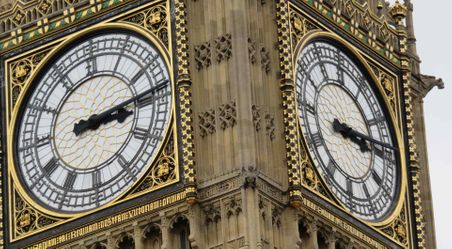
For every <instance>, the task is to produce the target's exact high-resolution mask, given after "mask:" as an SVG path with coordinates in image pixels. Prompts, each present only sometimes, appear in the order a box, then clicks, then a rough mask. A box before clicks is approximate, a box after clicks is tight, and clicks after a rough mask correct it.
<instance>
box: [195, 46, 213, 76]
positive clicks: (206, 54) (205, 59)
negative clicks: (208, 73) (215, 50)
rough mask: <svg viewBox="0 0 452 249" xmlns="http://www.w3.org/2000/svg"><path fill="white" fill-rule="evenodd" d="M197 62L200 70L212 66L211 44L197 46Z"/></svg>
mask: <svg viewBox="0 0 452 249" xmlns="http://www.w3.org/2000/svg"><path fill="white" fill-rule="evenodd" d="M195 61H196V68H197V69H198V70H201V69H203V68H208V67H209V66H210V64H212V61H211V49H210V42H204V43H202V44H200V45H198V46H195Z"/></svg>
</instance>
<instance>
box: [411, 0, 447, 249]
mask: <svg viewBox="0 0 452 249" xmlns="http://www.w3.org/2000/svg"><path fill="white" fill-rule="evenodd" d="M412 2H413V4H414V22H415V23H414V28H415V32H416V37H417V45H418V53H419V55H420V57H421V59H422V65H421V69H422V73H423V74H429V75H435V76H438V77H441V78H442V79H443V80H444V83H445V86H446V88H445V89H443V90H437V89H436V88H435V89H433V90H432V91H431V92H430V93H429V95H427V97H426V98H425V100H424V103H425V120H426V126H427V139H428V153H429V161H430V163H429V164H430V177H431V181H432V191H433V205H434V211H435V223H436V239H437V245H438V249H450V248H452V165H451V164H450V158H451V156H452V153H451V152H452V63H451V60H452V49H451V46H452V43H451V41H452V28H451V26H450V25H452V22H451V19H450V17H451V15H452V13H451V11H452V1H451V0H413V1H412Z"/></svg>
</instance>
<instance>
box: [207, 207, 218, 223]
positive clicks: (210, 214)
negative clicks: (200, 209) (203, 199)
mask: <svg viewBox="0 0 452 249" xmlns="http://www.w3.org/2000/svg"><path fill="white" fill-rule="evenodd" d="M204 213H205V216H206V225H208V224H210V223H217V222H218V221H220V220H221V214H220V211H219V210H218V209H217V208H215V207H214V206H213V205H210V206H208V207H206V208H205V209H204Z"/></svg>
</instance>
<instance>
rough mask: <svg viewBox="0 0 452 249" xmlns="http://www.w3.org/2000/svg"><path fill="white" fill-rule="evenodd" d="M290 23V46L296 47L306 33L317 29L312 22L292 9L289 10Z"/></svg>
mask: <svg viewBox="0 0 452 249" xmlns="http://www.w3.org/2000/svg"><path fill="white" fill-rule="evenodd" d="M290 25H291V29H290V34H291V41H292V47H296V46H297V44H298V43H299V42H300V41H301V39H302V38H303V37H304V36H305V35H306V33H308V32H309V31H312V30H316V29H318V27H317V26H316V25H315V24H314V23H312V22H311V21H309V20H308V19H307V18H305V17H304V16H302V15H301V14H300V13H298V12H296V11H294V10H293V9H291V11H290Z"/></svg>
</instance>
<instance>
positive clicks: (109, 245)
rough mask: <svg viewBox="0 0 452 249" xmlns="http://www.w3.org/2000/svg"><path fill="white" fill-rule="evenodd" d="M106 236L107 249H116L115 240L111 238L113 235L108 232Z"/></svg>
mask: <svg viewBox="0 0 452 249" xmlns="http://www.w3.org/2000/svg"><path fill="white" fill-rule="evenodd" d="M106 236H107V249H116V243H115V242H116V240H115V238H114V237H113V235H112V234H111V233H110V232H108V233H107V234H106Z"/></svg>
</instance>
